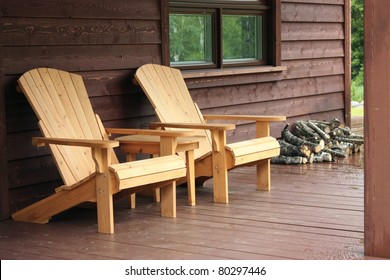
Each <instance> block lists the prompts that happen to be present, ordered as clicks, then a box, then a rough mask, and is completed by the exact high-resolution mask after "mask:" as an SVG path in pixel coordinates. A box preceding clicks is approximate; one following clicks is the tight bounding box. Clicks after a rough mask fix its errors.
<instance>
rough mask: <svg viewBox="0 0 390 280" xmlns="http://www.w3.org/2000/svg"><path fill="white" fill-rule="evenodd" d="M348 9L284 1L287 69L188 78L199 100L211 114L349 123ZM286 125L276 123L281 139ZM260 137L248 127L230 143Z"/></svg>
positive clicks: (333, 3)
mask: <svg viewBox="0 0 390 280" xmlns="http://www.w3.org/2000/svg"><path fill="white" fill-rule="evenodd" d="M348 7H349V6H348ZM348 7H345V6H344V0H330V1H329V0H282V1H281V27H280V28H281V65H282V66H286V67H287V70H286V71H284V72H282V74H280V73H274V74H246V75H240V76H236V77H232V76H229V77H218V78H215V79H210V78H208V79H205V78H197V79H196V78H191V79H187V83H188V85H189V87H190V88H191V93H192V95H193V97H194V99H195V100H196V102H197V103H198V105H199V106H200V108H201V109H202V110H203V111H204V112H205V113H208V114H211V113H226V114H234V113H241V114H242V113H245V114H259V115H262V114H275V115H280V114H282V115H286V116H288V118H289V121H290V122H293V121H294V120H296V119H308V118H311V119H321V120H322V119H331V118H339V119H340V120H342V121H348V120H346V118H345V114H346V112H345V110H344V109H345V106H346V105H345V99H346V96H348V98H349V93H348V92H349V89H346V88H345V81H346V80H348V79H346V73H347V72H348V70H346V69H345V65H348V64H347V63H346V61H348V57H346V54H345V49H346V45H345V42H346V41H345V39H346V38H348V36H349V35H348V36H346V34H345V33H346V30H348V28H346V27H345V26H344V24H345V20H344V18H345V11H346V9H348ZM348 98H347V99H348ZM348 102H349V100H348ZM283 126H284V124H274V125H273V126H272V134H273V135H274V136H279V135H280V130H281V128H282V127H283ZM254 134H255V132H254V126H250V125H248V124H246V123H244V124H241V125H238V128H237V131H236V132H235V133H234V134H233V135H230V137H229V139H228V141H230V142H232V141H237V140H241V139H243V138H245V137H248V135H250V136H253V135H254Z"/></svg>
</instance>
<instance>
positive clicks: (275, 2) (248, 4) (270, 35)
mask: <svg viewBox="0 0 390 280" xmlns="http://www.w3.org/2000/svg"><path fill="white" fill-rule="evenodd" d="M280 2H281V0H258V1H257V2H256V3H255V4H254V1H240V3H237V1H236V2H233V1H228V0H223V1H222V0H221V1H218V0H215V1H213V2H212V3H210V1H206V0H178V1H172V0H163V1H162V64H164V65H167V66H170V50H169V14H170V12H171V11H174V12H176V11H185V10H186V9H188V10H190V9H196V8H199V7H202V8H205V9H216V13H217V19H216V20H217V22H216V23H215V28H217V29H219V30H221V27H222V9H226V11H227V14H231V13H229V10H230V9H234V10H235V12H234V14H237V15H239V14H240V13H241V14H245V10H246V11H247V12H248V11H249V10H250V9H254V8H259V7H260V6H262V5H264V4H267V5H268V9H269V12H267V13H266V14H267V15H264V10H258V11H257V14H260V13H263V16H265V17H267V18H266V19H265V21H266V22H267V25H264V27H263V30H265V32H266V34H265V35H264V36H265V37H266V40H265V42H263V43H264V44H266V45H265V46H263V48H264V49H265V50H266V53H265V59H264V62H263V63H259V62H257V61H251V62H247V63H245V62H241V63H225V64H224V63H223V61H222V53H221V50H222V42H223V41H222V35H221V34H222V31H221V32H216V31H214V32H215V33H214V35H213V36H218V38H213V40H215V41H214V43H213V48H217V49H218V50H219V51H218V53H217V54H216V52H215V51H214V52H213V55H218V57H217V59H216V60H214V63H213V64H212V65H211V66H210V65H186V66H181V65H180V66H178V65H177V66H176V65H173V66H172V67H177V68H179V69H182V70H186V69H194V70H195V69H204V70H207V69H223V68H232V67H237V68H239V67H250V66H254V67H272V66H274V67H278V66H280V65H281V47H280V40H281V38H280V37H281V35H280V24H281V21H280V12H281V11H280V7H281V3H280ZM263 8H264V6H263ZM198 11H199V9H198ZM242 11H244V13H242ZM259 12H260V13H259ZM252 14H253V12H252ZM255 14H256V13H255ZM213 59H215V57H214V58H213ZM261 71H263V70H261Z"/></svg>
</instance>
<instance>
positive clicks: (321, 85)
mask: <svg viewBox="0 0 390 280" xmlns="http://www.w3.org/2000/svg"><path fill="white" fill-rule="evenodd" d="M343 79H344V77H343V76H342V75H336V76H323V77H312V78H302V79H291V80H283V81H280V82H278V83H258V84H249V85H246V84H244V85H240V87H230V86H227V87H218V88H214V89H213V90H212V91H210V90H209V89H207V88H205V89H203V88H199V89H192V90H191V96H192V98H193V100H194V101H195V102H196V103H197V104H198V106H199V107H200V108H201V109H202V110H204V109H210V108H212V107H215V106H216V105H215V104H218V106H220V107H222V106H230V105H231V104H235V105H239V104H247V103H260V102H265V101H277V100H279V99H292V98H302V97H305V96H311V95H320V94H327V93H333V92H340V91H344V83H343ZM243 92H245V94H242V93H243Z"/></svg>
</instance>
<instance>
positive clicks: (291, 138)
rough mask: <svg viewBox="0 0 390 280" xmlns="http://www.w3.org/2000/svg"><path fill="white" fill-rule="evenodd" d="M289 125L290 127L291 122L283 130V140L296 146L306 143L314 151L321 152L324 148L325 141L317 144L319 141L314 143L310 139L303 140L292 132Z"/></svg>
mask: <svg viewBox="0 0 390 280" xmlns="http://www.w3.org/2000/svg"><path fill="white" fill-rule="evenodd" d="M288 127H289V124H287V125H286V126H285V127H284V129H283V130H282V138H283V140H285V141H286V142H288V143H290V144H293V145H295V146H303V145H306V146H308V147H309V148H310V150H311V151H312V152H314V153H319V152H320V151H321V150H322V149H323V148H324V145H323V143H322V144H317V143H312V142H309V141H306V140H303V139H301V138H299V137H297V136H295V135H294V134H292V133H291V132H290V131H289V130H288Z"/></svg>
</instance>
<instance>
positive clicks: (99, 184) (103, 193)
mask: <svg viewBox="0 0 390 280" xmlns="http://www.w3.org/2000/svg"><path fill="white" fill-rule="evenodd" d="M92 153H93V157H94V160H95V162H96V163H97V170H96V172H97V175H96V200H97V216H98V232H100V233H108V234H112V233H114V205H113V204H114V203H113V197H112V181H111V177H110V172H109V170H108V166H109V165H110V164H111V152H110V149H98V148H96V149H92Z"/></svg>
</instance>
